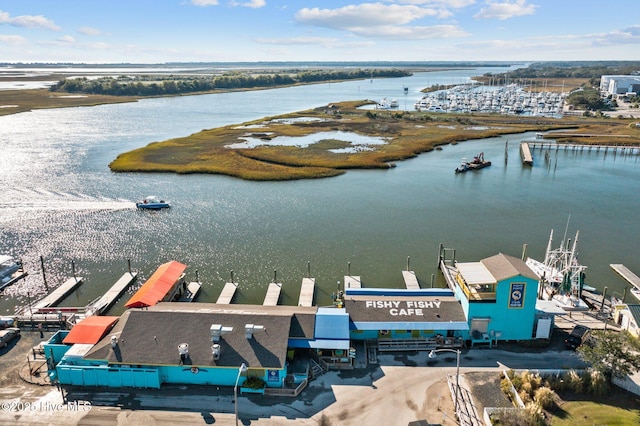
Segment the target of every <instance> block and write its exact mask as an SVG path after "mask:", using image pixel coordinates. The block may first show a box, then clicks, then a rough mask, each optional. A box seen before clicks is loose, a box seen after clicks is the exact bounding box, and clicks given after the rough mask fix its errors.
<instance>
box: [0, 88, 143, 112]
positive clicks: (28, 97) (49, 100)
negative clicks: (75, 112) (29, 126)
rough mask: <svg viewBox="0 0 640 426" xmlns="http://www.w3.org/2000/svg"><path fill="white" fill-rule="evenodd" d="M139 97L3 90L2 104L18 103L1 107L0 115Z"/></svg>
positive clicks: (119, 101)
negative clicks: (76, 95)
mask: <svg viewBox="0 0 640 426" xmlns="http://www.w3.org/2000/svg"><path fill="white" fill-rule="evenodd" d="M136 100H137V98H134V97H128V96H124V97H123V96H107V95H84V94H83V95H80V96H78V97H75V95H74V94H70V93H53V92H50V91H49V90H48V89H32V90H3V91H2V100H1V101H0V106H2V105H16V106H15V107H11V108H0V115H9V114H16V113H19V112H26V111H31V110H34V109H46V108H66V107H77V106H94V105H101V104H112V103H121V102H133V101H136Z"/></svg>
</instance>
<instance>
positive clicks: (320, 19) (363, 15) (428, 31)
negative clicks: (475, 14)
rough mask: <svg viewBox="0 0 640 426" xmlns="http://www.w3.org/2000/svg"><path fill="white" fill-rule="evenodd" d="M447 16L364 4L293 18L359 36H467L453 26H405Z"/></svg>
mask: <svg viewBox="0 0 640 426" xmlns="http://www.w3.org/2000/svg"><path fill="white" fill-rule="evenodd" d="M449 16H451V13H450V12H449V11H446V10H438V9H430V8H422V7H417V6H413V5H408V6H407V5H405V6H403V5H395V4H392V5H387V4H382V3H363V4H360V5H350V6H345V7H341V8H339V9H319V8H312V9H310V8H304V9H301V10H299V11H298V13H296V16H295V18H296V20H297V21H298V22H300V23H303V24H308V25H314V26H318V27H324V28H330V29H334V30H342V31H349V32H351V33H353V34H354V35H358V36H362V37H373V38H384V39H410V40H423V39H434V38H449V37H465V36H467V35H468V34H467V33H466V32H465V31H463V30H461V29H460V28H458V27H456V26H454V25H432V26H409V25H405V24H408V23H410V22H412V21H415V20H418V19H421V18H425V17H436V18H442V17H449Z"/></svg>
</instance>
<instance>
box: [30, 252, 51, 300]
mask: <svg viewBox="0 0 640 426" xmlns="http://www.w3.org/2000/svg"><path fill="white" fill-rule="evenodd" d="M40 269H42V281H44V288H45V290H47V293H49V285H48V284H47V275H46V274H45V272H44V257H42V256H40ZM29 305H31V303H29Z"/></svg>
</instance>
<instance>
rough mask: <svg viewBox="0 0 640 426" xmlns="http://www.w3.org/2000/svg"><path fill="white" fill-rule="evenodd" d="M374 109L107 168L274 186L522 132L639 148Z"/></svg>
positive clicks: (514, 120) (254, 129)
mask: <svg viewBox="0 0 640 426" xmlns="http://www.w3.org/2000/svg"><path fill="white" fill-rule="evenodd" d="M371 103H372V102H371V101H352V102H341V103H335V104H331V105H327V106H324V107H320V108H316V109H313V110H307V111H300V112H296V113H291V114H286V115H282V116H277V117H267V118H263V119H260V120H256V121H252V122H247V123H243V124H238V125H229V126H225V127H220V128H216V129H211V130H203V131H201V132H199V133H196V134H193V135H190V136H187V137H183V138H176V139H170V140H167V141H164V142H155V143H151V144H149V145H148V146H146V147H143V148H139V149H136V150H134V151H130V152H127V153H123V154H121V155H119V156H118V157H117V158H116V159H115V160H114V161H113V162H112V163H111V164H110V165H109V167H110V168H111V170H112V171H114V172H171V173H211V174H223V175H228V176H233V177H238V178H241V179H247V180H263V181H277V180H292V179H310V178H322V177H330V176H336V175H339V174H342V173H344V172H345V171H346V170H348V169H387V168H390V167H393V166H394V164H393V162H395V161H401V160H404V159H407V158H411V157H415V156H416V155H418V154H420V153H422V152H427V151H431V150H433V149H435V148H436V147H438V146H440V145H444V144H450V143H456V142H461V141H465V140H470V139H480V138H489V137H495V136H500V135H505V134H515V133H521V132H525V131H548V130H555V129H557V130H560V129H568V130H570V133H571V134H572V135H574V137H567V138H566V140H568V141H573V142H579V143H596V142H599V143H602V139H601V138H597V140H596V139H592V138H581V137H579V135H580V134H590V135H591V134H598V135H609V136H608V139H610V143H614V142H613V141H620V142H621V143H624V144H625V145H635V144H640V131H638V130H637V129H636V128H635V126H631V125H630V123H629V122H628V121H625V120H616V119H610V118H609V119H606V118H600V119H597V118H584V117H565V118H562V119H556V118H545V117H526V116H515V115H498V114H473V115H469V114H442V113H431V114H430V113H427V112H418V111H394V110H373V109H364V108H360V107H362V106H364V105H367V104H371ZM567 133H569V132H567ZM576 135H578V136H577V137H576ZM361 138H364V139H365V142H361V141H359V140H360V139H361ZM586 139H588V140H586Z"/></svg>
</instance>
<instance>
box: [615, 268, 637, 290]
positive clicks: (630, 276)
mask: <svg viewBox="0 0 640 426" xmlns="http://www.w3.org/2000/svg"><path fill="white" fill-rule="evenodd" d="M609 266H610V267H611V269H613V270H614V271H615V272H616V273H617V274H618V275H620V276H621V277H622V278H624V279H625V280H627V282H629V284H631V285H632V286H634V287H635V288H637V289H638V290H640V277H638V276H637V275H636V274H634V273H633V272H631V270H630V269H629V268H627V267H626V266H624V265H622V264H620V263H612V264H610V265H609Z"/></svg>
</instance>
